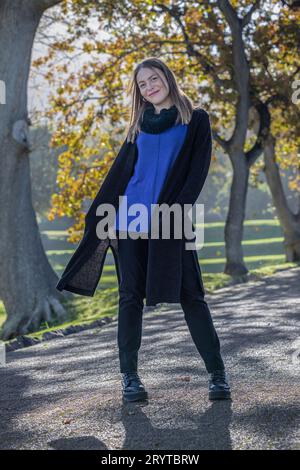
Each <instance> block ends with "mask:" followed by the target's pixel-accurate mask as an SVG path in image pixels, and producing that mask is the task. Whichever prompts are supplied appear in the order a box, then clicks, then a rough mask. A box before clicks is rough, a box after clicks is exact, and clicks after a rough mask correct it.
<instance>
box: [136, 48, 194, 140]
mask: <svg viewBox="0 0 300 470" xmlns="http://www.w3.org/2000/svg"><path fill="white" fill-rule="evenodd" d="M146 67H147V68H150V69H153V68H154V67H155V68H156V69H158V70H157V74H158V75H159V76H160V78H161V79H162V81H163V82H164V84H165V85H166V86H167V84H168V85H169V96H170V98H171V101H172V103H173V104H175V106H176V108H177V109H178V116H177V119H176V121H175V124H179V123H181V124H188V123H189V122H190V120H191V117H192V113H193V110H194V109H196V108H198V107H199V105H194V104H193V102H192V100H191V99H190V98H189V97H188V96H187V95H186V94H185V93H184V92H183V91H182V90H181V89H180V87H179V85H178V83H177V81H176V77H175V75H174V73H173V72H172V70H170V68H169V67H168V66H167V65H166V64H165V63H164V62H163V61H162V60H161V59H158V58H156V57H149V58H147V59H144V60H143V61H142V62H140V63H139V64H137V65H136V67H135V69H134V71H133V76H132V79H131V81H130V83H129V88H128V94H130V95H131V113H130V121H129V126H128V129H127V142H132V143H133V142H134V141H135V138H136V136H137V134H138V133H139V132H140V130H141V127H140V126H141V122H142V119H143V113H144V110H145V109H146V107H147V105H149V103H147V101H145V100H144V99H143V97H142V95H141V92H140V89H139V86H138V84H137V74H138V72H139V71H140V70H141V69H142V68H146Z"/></svg>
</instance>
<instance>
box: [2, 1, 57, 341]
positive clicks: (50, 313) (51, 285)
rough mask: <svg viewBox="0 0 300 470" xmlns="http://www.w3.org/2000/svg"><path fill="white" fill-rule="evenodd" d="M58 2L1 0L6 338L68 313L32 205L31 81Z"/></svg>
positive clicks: (4, 329)
mask: <svg viewBox="0 0 300 470" xmlns="http://www.w3.org/2000/svg"><path fill="white" fill-rule="evenodd" d="M58 3H59V1H58V0H15V1H13V2H12V1H10V0H1V1H0V45H1V54H0V77H1V80H3V81H4V83H5V85H6V104H4V105H0V158H1V165H0V201H1V204H0V220H1V224H0V260H1V261H0V266H1V269H0V297H1V300H2V301H3V303H4V306H5V309H6V313H7V319H6V321H5V323H4V325H3V335H2V337H3V339H8V338H11V337H13V336H14V335H16V334H22V333H26V332H28V331H31V330H33V329H35V328H37V327H38V326H39V324H40V322H41V321H42V320H46V321H51V320H52V319H53V318H55V319H57V318H59V319H61V318H63V317H64V316H65V315H66V311H65V309H64V308H63V306H62V303H61V300H62V299H63V298H64V295H62V294H61V293H59V292H58V291H57V290H56V289H55V285H56V282H57V275H56V274H55V272H54V271H53V269H52V267H51V265H50V264H49V261H48V259H47V256H46V254H45V251H44V249H43V245H42V242H41V237H40V233H39V228H38V224H37V220H36V215H35V212H34V210H33V207H32V198H31V181H30V166H29V165H30V162H29V156H30V132H29V119H28V110H27V83H28V75H29V70H30V63H31V53H32V45H33V41H34V37H35V33H36V30H37V28H38V25H39V22H40V19H41V17H42V15H43V13H44V12H45V10H46V9H47V8H49V7H52V6H53V5H55V4H58Z"/></svg>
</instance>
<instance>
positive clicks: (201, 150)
mask: <svg viewBox="0 0 300 470" xmlns="http://www.w3.org/2000/svg"><path fill="white" fill-rule="evenodd" d="M202 114H203V117H202V118H201V119H200V122H199V124H198V129H197V130H196V137H195V140H194V142H193V145H192V156H191V161H190V168H189V171H188V174H187V177H186V180H185V183H184V185H183V187H182V189H181V191H180V192H179V194H178V196H177V198H176V200H175V201H174V202H175V203H178V204H180V205H183V204H192V205H194V204H195V202H196V200H197V198H198V196H199V194H200V192H201V190H202V187H203V185H204V183H205V180H206V177H207V174H208V170H209V167H210V162H211V153H212V135H211V127H210V120H209V115H208V113H207V112H206V111H205V110H202Z"/></svg>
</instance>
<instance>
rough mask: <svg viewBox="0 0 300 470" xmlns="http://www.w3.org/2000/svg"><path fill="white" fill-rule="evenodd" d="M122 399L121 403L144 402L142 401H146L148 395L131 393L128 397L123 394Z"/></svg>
mask: <svg viewBox="0 0 300 470" xmlns="http://www.w3.org/2000/svg"><path fill="white" fill-rule="evenodd" d="M122 398H123V401H144V400H148V393H147V392H136V393H131V394H130V395H129V394H128V395H125V394H123V396H122Z"/></svg>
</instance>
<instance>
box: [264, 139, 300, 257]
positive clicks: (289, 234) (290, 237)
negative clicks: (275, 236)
mask: <svg viewBox="0 0 300 470" xmlns="http://www.w3.org/2000/svg"><path fill="white" fill-rule="evenodd" d="M264 160H265V168H264V171H265V175H266V179H267V183H268V185H269V188H270V191H271V195H272V199H273V204H274V206H275V208H276V211H277V215H278V218H279V220H280V224H281V227H282V229H283V233H284V245H285V252H286V261H288V262H294V261H300V211H299V212H298V214H293V212H292V211H291V210H290V208H289V206H288V203H287V200H286V197H285V194H284V190H283V187H282V182H281V178H280V173H279V168H278V165H277V163H276V156H275V138H274V137H273V136H272V134H269V135H268V138H267V140H266V144H265V147H264Z"/></svg>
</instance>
